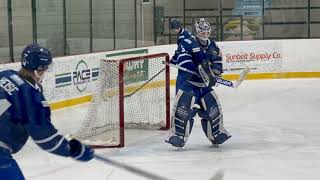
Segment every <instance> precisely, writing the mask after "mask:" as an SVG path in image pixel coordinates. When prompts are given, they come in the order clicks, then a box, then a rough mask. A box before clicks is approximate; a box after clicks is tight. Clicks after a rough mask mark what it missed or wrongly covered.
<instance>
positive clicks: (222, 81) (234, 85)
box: [166, 63, 250, 88]
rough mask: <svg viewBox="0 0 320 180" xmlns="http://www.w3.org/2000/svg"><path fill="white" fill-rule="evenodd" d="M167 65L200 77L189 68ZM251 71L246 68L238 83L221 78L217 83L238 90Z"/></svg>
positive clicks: (217, 78)
mask: <svg viewBox="0 0 320 180" xmlns="http://www.w3.org/2000/svg"><path fill="white" fill-rule="evenodd" d="M166 64H167V65H168V66H171V67H175V68H177V69H180V70H182V71H185V72H188V73H191V74H194V75H197V76H200V75H199V74H198V73H196V72H194V71H191V70H189V69H187V68H184V67H181V66H178V65H175V64H170V63H166ZM249 71H250V69H249V67H245V68H244V70H243V71H242V72H241V74H240V76H239V79H237V81H236V82H232V81H229V80H226V79H223V78H220V77H215V78H216V80H217V83H219V84H222V85H224V86H228V87H231V88H238V87H239V86H240V84H241V83H242V82H243V80H244V79H245V78H246V77H247V75H248V73H249Z"/></svg>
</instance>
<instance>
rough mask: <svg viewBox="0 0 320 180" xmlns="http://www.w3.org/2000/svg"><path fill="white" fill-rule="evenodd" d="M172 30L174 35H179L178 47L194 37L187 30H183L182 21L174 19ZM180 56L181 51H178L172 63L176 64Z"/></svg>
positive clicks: (171, 25) (171, 24)
mask: <svg viewBox="0 0 320 180" xmlns="http://www.w3.org/2000/svg"><path fill="white" fill-rule="evenodd" d="M170 29H171V32H172V33H173V34H176V35H177V45H178V46H179V44H180V43H181V42H183V41H184V40H185V39H189V38H191V37H192V34H191V33H190V32H189V31H188V30H187V29H184V28H182V26H181V23H180V21H178V20H176V19H174V20H172V21H171V23H170ZM178 56H179V51H178V50H176V51H175V53H174V55H173V57H172V58H171V60H170V62H171V63H173V64H175V62H176V61H177V58H178Z"/></svg>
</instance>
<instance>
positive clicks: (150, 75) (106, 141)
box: [73, 53, 170, 148]
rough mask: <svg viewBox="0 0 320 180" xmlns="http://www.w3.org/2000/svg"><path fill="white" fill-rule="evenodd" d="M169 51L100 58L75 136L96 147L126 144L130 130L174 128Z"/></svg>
mask: <svg viewBox="0 0 320 180" xmlns="http://www.w3.org/2000/svg"><path fill="white" fill-rule="evenodd" d="M165 62H166V63H168V62H169V55H168V54H167V53H159V54H151V55H140V56H139V55H138V56H137V55H135V56H134V57H128V56H121V57H110V58H107V59H102V60H100V71H99V78H98V82H97V86H96V89H95V90H94V92H93V97H92V102H91V103H90V106H89V109H88V113H87V115H86V117H85V120H84V121H83V123H82V124H81V127H80V129H79V130H78V131H77V132H76V133H75V134H74V135H73V136H74V137H76V138H78V139H80V140H82V141H83V142H84V143H86V144H89V145H92V146H94V147H96V148H103V147H123V146H125V133H126V131H127V129H154V130H157V129H158V130H167V129H169V127H170V70H169V66H166V63H165Z"/></svg>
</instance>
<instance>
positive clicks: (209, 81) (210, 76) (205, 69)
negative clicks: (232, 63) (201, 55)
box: [198, 60, 222, 87]
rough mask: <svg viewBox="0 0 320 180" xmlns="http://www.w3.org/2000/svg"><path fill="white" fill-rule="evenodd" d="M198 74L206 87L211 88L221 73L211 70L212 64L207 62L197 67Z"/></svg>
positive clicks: (214, 69)
mask: <svg viewBox="0 0 320 180" xmlns="http://www.w3.org/2000/svg"><path fill="white" fill-rule="evenodd" d="M198 70H199V74H200V76H201V78H202V80H203V82H204V83H205V84H206V86H207V87H212V86H214V85H215V84H216V83H217V79H216V76H218V77H220V76H221V73H222V71H220V70H218V69H216V68H213V63H212V62H210V61H209V60H206V61H203V62H202V63H201V64H200V65H199V66H198Z"/></svg>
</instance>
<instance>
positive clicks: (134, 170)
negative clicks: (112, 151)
mask: <svg viewBox="0 0 320 180" xmlns="http://www.w3.org/2000/svg"><path fill="white" fill-rule="evenodd" d="M94 158H95V159H96V160H99V161H101V162H104V163H106V164H109V165H112V166H115V167H118V168H122V169H125V170H127V171H129V172H132V173H134V174H136V175H139V176H143V177H145V178H149V179H152V180H169V179H167V178H165V177H162V176H159V175H156V174H152V173H150V172H147V171H144V170H141V169H138V168H136V167H133V166H129V165H127V164H124V163H120V162H117V161H113V160H111V159H109V158H106V157H103V156H101V155H98V154H95V155H94Z"/></svg>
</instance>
